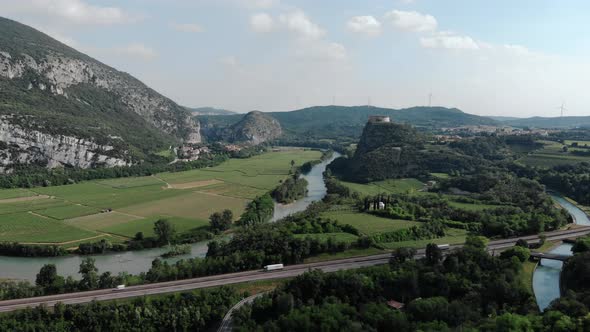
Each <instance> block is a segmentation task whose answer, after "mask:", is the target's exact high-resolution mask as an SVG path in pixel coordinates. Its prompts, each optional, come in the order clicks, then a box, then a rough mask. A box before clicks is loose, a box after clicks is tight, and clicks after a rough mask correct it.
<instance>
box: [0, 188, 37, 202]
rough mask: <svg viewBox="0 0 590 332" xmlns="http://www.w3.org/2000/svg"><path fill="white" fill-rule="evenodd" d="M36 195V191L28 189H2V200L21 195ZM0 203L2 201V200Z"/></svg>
mask: <svg viewBox="0 0 590 332" xmlns="http://www.w3.org/2000/svg"><path fill="white" fill-rule="evenodd" d="M31 196H35V193H34V192H32V191H30V190H27V189H20V188H18V189H4V190H0V200H3V199H11V198H20V197H31ZM0 203H2V202H1V201H0Z"/></svg>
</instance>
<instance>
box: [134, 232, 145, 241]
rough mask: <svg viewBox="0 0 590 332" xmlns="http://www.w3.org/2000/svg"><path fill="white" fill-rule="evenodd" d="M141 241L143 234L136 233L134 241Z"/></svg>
mask: <svg viewBox="0 0 590 332" xmlns="http://www.w3.org/2000/svg"><path fill="white" fill-rule="evenodd" d="M143 239H144V235H143V232H137V233H135V240H136V241H143Z"/></svg>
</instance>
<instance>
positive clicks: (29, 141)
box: [0, 116, 131, 172]
mask: <svg viewBox="0 0 590 332" xmlns="http://www.w3.org/2000/svg"><path fill="white" fill-rule="evenodd" d="M9 120H10V117H7V116H0V172H10V169H11V167H12V166H15V165H22V164H35V165H38V166H44V167H48V168H54V167H58V166H68V167H80V168H88V167H96V166H105V167H113V166H129V165H130V164H131V162H130V160H126V159H124V158H121V157H116V155H119V154H118V153H115V148H114V147H113V146H110V145H99V144H96V143H94V142H92V141H89V140H85V139H82V138H77V137H73V136H65V135H50V134H45V133H42V132H39V131H36V130H25V129H23V128H22V127H20V126H18V125H14V124H12V123H10V121H9Z"/></svg>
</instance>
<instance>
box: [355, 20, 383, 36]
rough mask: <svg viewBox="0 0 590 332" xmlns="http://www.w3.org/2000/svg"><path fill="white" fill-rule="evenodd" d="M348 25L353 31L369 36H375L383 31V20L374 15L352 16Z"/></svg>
mask: <svg viewBox="0 0 590 332" xmlns="http://www.w3.org/2000/svg"><path fill="white" fill-rule="evenodd" d="M346 26H347V27H348V30H350V31H352V32H355V33H361V34H365V35H367V36H369V37H375V36H378V35H379V34H380V33H381V22H379V21H378V20H377V19H376V18H374V17H373V16H355V17H352V18H351V19H350V20H348V22H347V23H346Z"/></svg>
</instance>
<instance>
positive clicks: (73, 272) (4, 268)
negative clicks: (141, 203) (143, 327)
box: [0, 152, 340, 282]
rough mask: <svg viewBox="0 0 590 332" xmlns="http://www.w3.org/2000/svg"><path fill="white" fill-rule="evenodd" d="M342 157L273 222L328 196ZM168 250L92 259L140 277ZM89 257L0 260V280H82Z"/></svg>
mask: <svg viewBox="0 0 590 332" xmlns="http://www.w3.org/2000/svg"><path fill="white" fill-rule="evenodd" d="M339 156H340V154H338V153H336V152H335V153H334V155H333V156H332V158H330V159H328V160H326V161H324V162H322V163H320V164H317V165H315V166H314V167H313V168H312V169H311V171H310V172H309V174H307V175H302V177H304V178H305V179H306V180H307V182H308V187H307V188H308V195H307V196H306V197H305V198H303V199H301V200H299V201H296V202H294V203H292V204H275V212H274V216H273V219H272V220H273V221H276V220H279V219H281V218H284V217H286V216H288V215H289V214H292V213H295V212H300V211H303V210H305V209H306V208H307V207H308V206H309V204H311V203H312V202H314V201H317V200H321V199H322V198H324V196H325V195H326V186H325V185H324V179H323V173H324V171H325V170H326V166H327V165H328V164H329V163H331V162H332V161H333V160H334V159H336V158H337V157H339ZM207 242H208V241H203V242H198V243H193V244H192V245H191V247H192V250H191V253H190V254H186V255H181V256H176V257H172V258H168V259H164V260H165V261H167V262H176V261H178V260H180V259H184V258H191V257H205V255H206V254H207ZM166 251H167V249H166V248H156V249H146V250H139V251H126V252H120V253H109V254H105V255H92V256H89V257H93V258H94V259H95V260H96V267H97V268H98V271H99V273H102V272H105V271H111V273H112V274H114V275H116V274H118V273H119V272H128V273H130V274H139V273H141V272H147V271H148V270H149V268H150V267H151V266H152V261H153V260H154V259H156V258H157V257H160V255H162V254H163V253H164V252H166ZM85 257H88V256H77V255H71V256H64V257H9V256H0V279H16V280H29V281H31V282H35V278H36V275H37V273H38V272H39V270H40V269H41V267H42V266H43V265H45V264H55V266H56V268H57V272H58V273H59V274H60V275H62V276H66V277H67V276H72V277H74V278H76V279H78V278H79V277H80V275H79V274H78V269H79V267H80V263H81V262H82V259H83V258H85Z"/></svg>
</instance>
